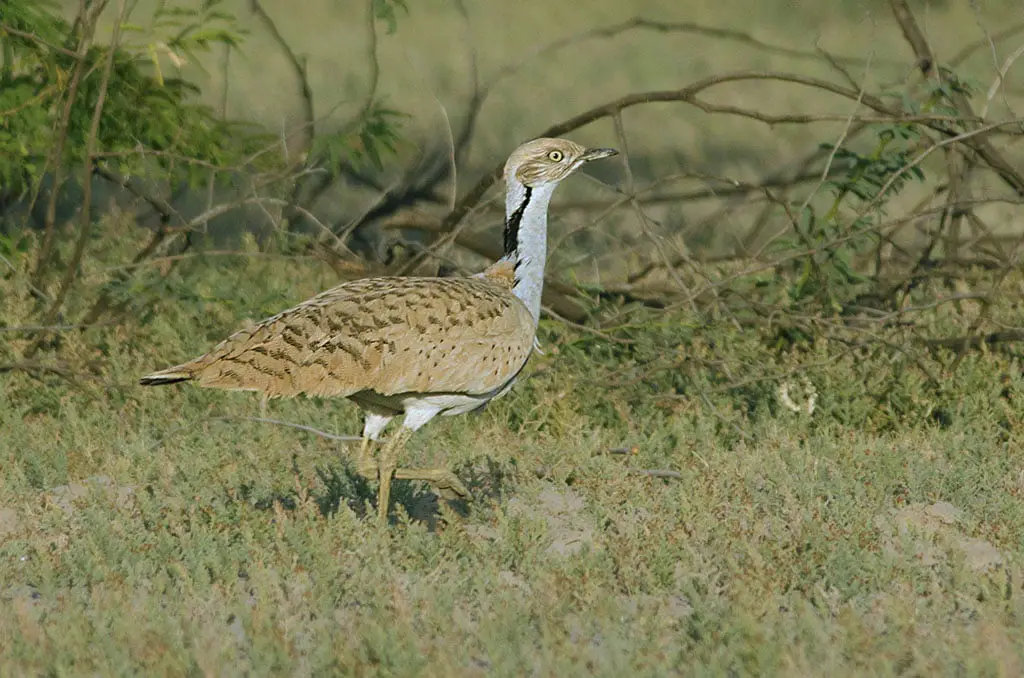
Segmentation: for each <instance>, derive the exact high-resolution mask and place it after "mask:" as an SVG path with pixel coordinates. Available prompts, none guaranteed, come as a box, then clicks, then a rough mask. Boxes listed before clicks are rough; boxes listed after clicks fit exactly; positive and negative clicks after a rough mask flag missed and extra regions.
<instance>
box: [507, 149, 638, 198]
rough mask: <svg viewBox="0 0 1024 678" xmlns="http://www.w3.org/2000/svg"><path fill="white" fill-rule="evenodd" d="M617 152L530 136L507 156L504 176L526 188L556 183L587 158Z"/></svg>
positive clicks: (588, 160)
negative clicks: (532, 138) (531, 139)
mask: <svg viewBox="0 0 1024 678" xmlns="http://www.w3.org/2000/svg"><path fill="white" fill-rule="evenodd" d="M617 153H618V151H616V150H615V149H614V148H584V147H583V146H580V145H579V144H577V143H574V142H572V141H569V140H568V139H534V140H533V141H528V142H526V143H525V144H523V145H522V146H520V147H519V148H517V149H516V150H515V151H513V152H512V155H510V156H509V158H508V162H506V163H505V180H506V181H508V182H509V183H511V180H513V179H514V180H515V181H517V182H518V183H520V184H522V185H523V186H528V187H530V188H535V187H538V186H543V185H545V184H557V183H558V182H559V181H561V180H562V179H565V178H566V177H567V176H569V175H570V174H572V173H573V172H575V171H576V170H577V169H579V168H580V167H581V166H583V165H584V164H586V163H588V162H590V161H591V160H598V159H600V158H607V157H609V156H612V155H616V154H617Z"/></svg>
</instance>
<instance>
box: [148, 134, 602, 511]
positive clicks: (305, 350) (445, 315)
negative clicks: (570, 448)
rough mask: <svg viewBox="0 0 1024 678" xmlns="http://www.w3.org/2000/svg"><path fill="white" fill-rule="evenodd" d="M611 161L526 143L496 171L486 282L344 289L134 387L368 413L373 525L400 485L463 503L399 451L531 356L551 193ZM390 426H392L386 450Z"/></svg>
mask: <svg viewBox="0 0 1024 678" xmlns="http://www.w3.org/2000/svg"><path fill="white" fill-rule="evenodd" d="M617 153H618V151H616V150H615V149H612V148H586V147H584V146H581V145H580V144H577V143H575V142H573V141H570V140H568V139H563V138H539V139H533V140H531V141H528V142H526V143H524V144H522V145H521V146H519V147H518V148H516V149H515V150H514V151H513V152H512V154H511V155H510V156H509V158H508V160H507V162H506V163H505V166H504V180H505V223H504V234H503V235H504V237H503V245H504V248H503V249H504V254H503V256H502V257H501V258H500V259H498V260H497V261H496V262H495V263H493V264H492V265H490V266H489V267H488V268H486V269H485V270H484V271H482V272H480V273H477V274H475V275H471V276H465V277H399V276H384V277H373V278H363V279H357V280H351V281H347V282H344V283H341V284H339V285H337V286H335V287H333V288H331V289H328V290H326V291H324V292H321V293H320V294H318V295H316V296H314V297H312V298H311V299H308V300H307V301H304V302H302V303H300V304H298V305H297V306H294V307H293V308H290V309H288V310H285V311H282V312H280V313H278V314H277V315H274V316H271V317H269V318H267V319H265V320H263V321H261V322H258V323H255V324H253V325H251V326H249V327H247V328H245V329H240V330H238V331H236V332H235V333H234V334H231V335H230V336H228V337H227V338H226V339H225V340H223V341H222V342H220V343H219V344H217V345H216V346H215V347H214V348H213V349H211V350H210V351H209V352H208V353H206V354H205V355H202V356H199V357H198V358H195V359H193V360H189V361H188V362H185V363H181V364H180V365H175V366H174V367H169V368H167V369H163V370H160V371H158V372H153V373H152V374H148V375H146V376H144V377H142V378H141V379H140V380H139V383H140V384H141V385H143V386H157V385H163V384H173V383H177V382H187V381H190V382H194V383H196V384H198V385H199V386H201V387H207V388H217V389H228V390H241V391H255V392H258V393H261V394H262V396H263V398H278V397H291V396H298V395H305V396H311V397H312V396H319V397H344V398H348V399H349V400H352V401H354V402H355V403H356V404H357V405H358V406H359V407H360V408H361V409H362V410H363V411H364V415H365V416H364V420H363V432H362V442H361V445H360V447H359V452H358V455H357V457H356V462H355V471H356V472H357V473H358V474H359V475H360V476H362V477H364V478H366V479H368V480H369V481H371V482H373V481H377V483H378V491H377V513H378V518H379V520H380V521H381V523H382V524H386V523H387V519H388V512H389V503H390V492H391V483H392V480H393V479H396V478H397V479H401V480H423V481H426V482H428V483H430V484H431V485H433V487H434V488H435V490H437V491H438V493H439V494H441V496H442V497H445V498H467V499H468V498H470V493H469V491H468V490H467V489H466V487H465V485H463V483H462V482H461V481H460V480H459V478H458V477H457V476H456V475H455V474H454V473H453V472H452V471H451V470H448V469H444V468H400V467H399V466H398V457H399V453H400V451H401V449H402V448H403V447H404V445H405V444H406V442H407V441H408V439H409V438H410V437H411V436H412V434H413V433H414V432H415V431H417V430H418V429H419V428H421V427H422V426H423V425H425V424H426V423H427V422H429V421H430V420H431V419H433V418H434V417H436V416H438V415H444V416H452V415H458V414H464V413H467V412H471V411H474V410H479V409H481V408H483V407H484V406H486V405H487V403H488V402H490V401H491V400H493V399H495V398H499V397H501V396H503V395H505V394H506V393H507V392H508V391H509V389H510V388H511V387H512V385H513V383H514V382H515V381H516V378H517V377H518V376H519V374H520V373H521V372H522V370H523V368H524V367H525V366H526V363H527V361H528V360H529V358H530V356H531V354H532V353H533V351H534V349H535V346H536V341H537V340H536V333H537V325H538V322H539V319H540V311H541V292H542V290H543V286H544V267H545V263H546V255H547V225H548V203H549V202H550V200H551V196H552V194H553V193H554V190H555V188H556V187H557V186H558V184H559V182H561V181H562V180H563V179H565V178H566V177H568V176H570V175H571V174H573V173H574V172H575V171H576V170H578V169H579V168H580V167H582V166H584V165H585V164H587V163H589V162H592V161H594V160H598V159H601V158H607V157H610V156H613V155H616V154H617ZM398 416H402V421H401V426H400V428H399V429H398V430H397V431H396V432H395V433H393V434H391V435H390V436H388V438H387V440H385V441H383V442H381V434H382V433H383V432H384V430H385V428H386V427H387V426H388V424H389V423H390V422H391V421H392V419H394V418H395V417H398ZM378 446H379V450H378V454H377V459H376V460H375V459H374V455H373V452H374V448H375V447H378Z"/></svg>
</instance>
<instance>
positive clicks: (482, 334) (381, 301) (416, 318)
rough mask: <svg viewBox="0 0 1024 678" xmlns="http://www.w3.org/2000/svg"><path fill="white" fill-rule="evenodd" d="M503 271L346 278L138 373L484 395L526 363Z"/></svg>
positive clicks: (523, 326) (310, 390)
mask: <svg viewBox="0 0 1024 678" xmlns="http://www.w3.org/2000/svg"><path fill="white" fill-rule="evenodd" d="M506 282H507V281H505V280H504V279H503V278H502V277H500V276H499V277H494V276H483V277H479V278H399V277H384V278H368V279H364V280H355V281H352V282H347V283H344V284H342V285H339V286H337V287H334V288H332V289H330V290H327V291H325V292H322V293H321V294H319V295H317V296H315V297H313V298H312V299H310V300H308V301H306V302H304V303H302V304H299V305H298V306H296V307H294V308H291V309H289V310H287V311H283V312H282V313H279V314H277V315H275V316H273V317H271V318H267V319H266V320H264V321H262V322H260V323H258V324H257V325H255V326H254V327H251V328H248V329H244V330H239V331H238V332H235V333H234V334H232V335H231V336H230V337H228V338H227V339H225V340H224V341H223V342H221V343H220V344H219V345H217V346H216V347H214V349H213V350H211V351H210V352H209V353H207V354H206V355H204V356H201V357H199V358H196V359H195V360H192V361H190V362H187V363H184V364H182V365H179V366H177V367H172V368H170V369H167V370H163V371H161V372H157V373H154V374H152V375H149V376H148V377H145V378H143V383H144V384H147V383H148V384H158V383H169V382H172V381H181V380H195V381H197V382H198V384H199V385H201V386H206V387H211V388H224V389H234V390H250V391H260V392H263V393H265V394H267V395H268V396H271V397H279V396H285V397H286V396H294V395H299V394H305V395H314V396H349V395H352V394H354V393H357V392H360V391H372V392H376V393H379V394H381V395H392V394H399V393H423V394H430V393H466V394H474V395H475V394H486V393H490V392H492V391H494V390H495V389H498V388H500V387H502V386H503V385H504V384H506V383H507V382H508V381H509V380H510V379H511V378H513V377H514V376H515V375H516V373H518V372H519V370H520V369H521V368H522V366H523V364H525V362H526V360H527V358H528V357H529V355H530V351H531V350H532V347H533V337H534V332H535V329H536V328H535V325H534V320H533V318H532V316H531V315H530V312H529V311H528V310H527V308H526V306H525V305H523V303H522V302H521V301H520V300H519V299H517V298H516V297H515V296H514V295H513V294H512V292H511V289H510V286H509V285H508V284H506Z"/></svg>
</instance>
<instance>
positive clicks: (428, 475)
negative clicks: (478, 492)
mask: <svg viewBox="0 0 1024 678" xmlns="http://www.w3.org/2000/svg"><path fill="white" fill-rule="evenodd" d="M395 478H398V479H399V480H425V481H426V482H428V483H430V484H431V485H432V486H433V487H434V489H435V490H436V491H437V493H438V494H439V495H440V496H441V498H442V499H446V500H452V499H472V495H470V493H469V490H468V489H466V486H465V485H463V484H462V481H461V480H459V477H458V476H456V475H455V474H454V473H453V472H452V471H450V470H449V469H446V468H396V469H395Z"/></svg>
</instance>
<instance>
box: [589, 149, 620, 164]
mask: <svg viewBox="0 0 1024 678" xmlns="http://www.w3.org/2000/svg"><path fill="white" fill-rule="evenodd" d="M618 154H619V152H618V151H616V150H615V149H614V148H588V149H587V150H586V151H584V152H583V155H582V156H580V157H581V158H582V160H583V162H590V161H591V160H600V159H601V158H610V157H611V156H613V155H618Z"/></svg>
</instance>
